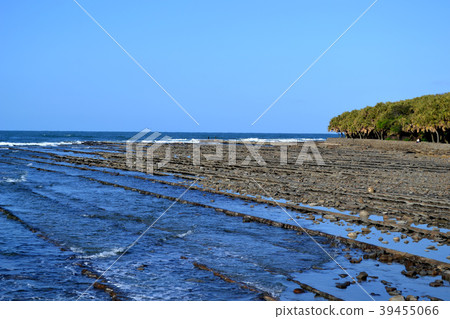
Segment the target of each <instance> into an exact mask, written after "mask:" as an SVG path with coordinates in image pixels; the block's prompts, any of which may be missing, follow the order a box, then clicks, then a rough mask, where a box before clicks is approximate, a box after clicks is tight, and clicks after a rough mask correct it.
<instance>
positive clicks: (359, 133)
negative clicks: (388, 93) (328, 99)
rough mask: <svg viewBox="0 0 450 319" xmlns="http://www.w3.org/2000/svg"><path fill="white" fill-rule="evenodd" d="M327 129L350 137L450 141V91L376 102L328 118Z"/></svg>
mask: <svg viewBox="0 0 450 319" xmlns="http://www.w3.org/2000/svg"><path fill="white" fill-rule="evenodd" d="M328 131H333V132H338V133H341V134H345V136H346V137H349V138H372V139H381V140H383V139H403V140H405V139H406V140H416V139H421V140H424V141H430V142H436V143H439V142H441V143H449V142H450V133H449V132H450V92H449V93H445V94H436V95H424V96H420V97H416V98H414V99H410V100H402V101H398V102H386V103H377V104H376V105H375V106H367V107H365V108H363V109H360V110H353V111H350V112H344V113H342V114H340V115H338V116H336V117H333V118H332V119H331V120H330V124H329V126H328Z"/></svg>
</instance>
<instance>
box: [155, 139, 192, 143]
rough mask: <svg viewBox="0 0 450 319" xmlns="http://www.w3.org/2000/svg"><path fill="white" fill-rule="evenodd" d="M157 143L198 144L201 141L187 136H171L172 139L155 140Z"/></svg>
mask: <svg viewBox="0 0 450 319" xmlns="http://www.w3.org/2000/svg"><path fill="white" fill-rule="evenodd" d="M154 143H155V144H173V143H181V144H197V143H200V141H199V140H198V139H195V138H192V139H187V138H171V139H170V140H166V141H163V140H155V141H154Z"/></svg>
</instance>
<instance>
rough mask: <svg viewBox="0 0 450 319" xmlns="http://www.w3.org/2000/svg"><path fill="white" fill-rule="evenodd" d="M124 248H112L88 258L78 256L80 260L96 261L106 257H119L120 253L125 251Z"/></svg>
mask: <svg viewBox="0 0 450 319" xmlns="http://www.w3.org/2000/svg"><path fill="white" fill-rule="evenodd" d="M125 249H126V248H124V247H119V248H113V249H111V250H105V251H102V252H99V253H96V254H93V255H88V256H80V257H81V258H85V259H97V258H108V257H112V256H115V255H119V254H121V253H123V252H124V251H125Z"/></svg>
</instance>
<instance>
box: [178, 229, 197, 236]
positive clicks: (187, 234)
mask: <svg viewBox="0 0 450 319" xmlns="http://www.w3.org/2000/svg"><path fill="white" fill-rule="evenodd" d="M193 233H194V232H193V231H192V230H188V231H187V232H185V233H182V234H178V235H177V237H178V238H184V237H186V236H189V235H191V234H193Z"/></svg>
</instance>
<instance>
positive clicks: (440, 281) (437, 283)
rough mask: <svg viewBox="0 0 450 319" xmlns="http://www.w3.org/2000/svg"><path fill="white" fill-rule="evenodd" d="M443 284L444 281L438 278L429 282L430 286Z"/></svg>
mask: <svg viewBox="0 0 450 319" xmlns="http://www.w3.org/2000/svg"><path fill="white" fill-rule="evenodd" d="M443 285H444V281H442V280H439V279H437V280H435V281H433V282H430V286H431V287H441V286H443Z"/></svg>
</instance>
